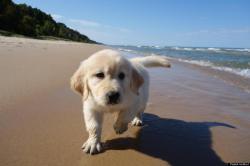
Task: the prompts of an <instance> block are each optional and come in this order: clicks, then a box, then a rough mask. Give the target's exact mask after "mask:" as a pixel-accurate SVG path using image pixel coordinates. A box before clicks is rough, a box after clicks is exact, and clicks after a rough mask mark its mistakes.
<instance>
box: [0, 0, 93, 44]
mask: <svg viewBox="0 0 250 166" xmlns="http://www.w3.org/2000/svg"><path fill="white" fill-rule="evenodd" d="M0 29H1V30H5V31H9V32H12V33H16V34H21V35H25V36H29V37H35V38H39V37H41V36H53V37H58V38H64V39H68V40H73V41H79V42H86V43H96V42H95V41H93V40H90V39H89V38H88V37H87V36H85V35H83V34H81V33H79V32H77V31H75V30H73V29H70V28H68V27H67V26H66V25H65V24H63V23H57V22H56V21H55V20H53V18H52V17H51V16H50V15H48V14H46V13H44V12H43V11H41V10H39V9H37V8H32V7H31V6H28V5H26V4H15V3H13V2H12V1H11V0H0Z"/></svg>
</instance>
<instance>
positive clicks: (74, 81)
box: [70, 66, 89, 100]
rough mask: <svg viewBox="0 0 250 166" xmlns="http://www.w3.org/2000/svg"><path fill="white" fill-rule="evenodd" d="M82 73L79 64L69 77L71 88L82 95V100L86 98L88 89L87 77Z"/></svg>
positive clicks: (81, 67)
mask: <svg viewBox="0 0 250 166" xmlns="http://www.w3.org/2000/svg"><path fill="white" fill-rule="evenodd" d="M84 75H85V74H84V69H83V66H80V67H79V68H78V69H77V70H76V72H75V73H74V74H73V76H72V77H71V80H70V86H71V89H73V90H74V91H76V92H78V93H79V94H80V95H81V96H82V97H83V100H86V99H87V98H88V94H89V91H88V87H87V79H86V78H85V77H84Z"/></svg>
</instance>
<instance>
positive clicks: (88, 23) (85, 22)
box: [69, 19, 101, 27]
mask: <svg viewBox="0 0 250 166" xmlns="http://www.w3.org/2000/svg"><path fill="white" fill-rule="evenodd" d="M69 21H70V22H73V23H77V24H80V25H82V26H87V27H99V26H101V24H100V23H98V22H94V21H89V20H82V19H80V20H79V19H69Z"/></svg>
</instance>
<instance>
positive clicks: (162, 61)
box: [131, 55, 171, 68]
mask: <svg viewBox="0 0 250 166" xmlns="http://www.w3.org/2000/svg"><path fill="white" fill-rule="evenodd" d="M131 61H132V62H135V63H139V64H141V65H143V66H145V67H167V68H170V67H171V64H170V62H169V61H168V59H167V57H165V56H158V55H151V56H145V57H136V58H132V59H131Z"/></svg>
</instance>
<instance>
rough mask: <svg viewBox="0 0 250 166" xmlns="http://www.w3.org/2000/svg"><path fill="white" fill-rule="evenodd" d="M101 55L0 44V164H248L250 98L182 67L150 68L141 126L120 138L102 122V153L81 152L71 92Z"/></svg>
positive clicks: (77, 109) (20, 42)
mask: <svg viewBox="0 0 250 166" xmlns="http://www.w3.org/2000/svg"><path fill="white" fill-rule="evenodd" d="M102 48H104V47H103V46H98V45H89V44H81V43H73V42H58V41H54V42H53V41H40V40H33V39H18V38H5V37H0V76H1V81H0V133H1V135H0V147H1V149H0V162H1V165H4V166H31V165H37V166H40V165H41V166H44V165H51V166H57V165H58V166H59V165H60V166H62V165H65V166H68V165H74V166H75V165H76V166H77V165H79V166H80V165H89V166H91V165H107V166H112V165H115V166H119V165H124V166H128V165H138V166H141V165H144V166H152V165H157V166H161V165H173V166H180V165H223V164H224V163H227V162H249V161H250V102H249V101H250V94H249V93H247V92H245V91H243V90H242V89H240V88H238V87H236V86H233V85H230V84H228V83H227V82H225V81H223V80H222V79H218V78H215V77H213V76H212V75H211V74H209V73H207V72H204V71H203V70H199V69H198V68H197V69H196V68H194V67H192V66H191V65H186V64H182V63H178V62H172V63H173V67H172V68H171V69H169V70H167V69H161V68H157V69H150V70H149V71H150V75H151V87H150V102H149V104H148V107H147V109H146V113H145V115H144V122H145V125H144V126H143V127H129V130H128V131H127V132H126V133H124V134H122V135H116V134H115V133H114V131H113V129H112V124H113V119H112V116H111V115H109V116H107V117H106V118H105V121H104V130H103V137H102V141H103V142H104V143H105V144H104V146H105V151H104V152H103V153H101V154H98V155H95V156H89V155H87V154H84V153H83V152H82V151H81V148H80V147H81V145H82V143H83V142H84V141H85V140H86V138H87V133H86V131H85V128H84V123H83V117H82V110H81V107H82V105H81V104H82V103H81V99H80V97H79V96H78V95H76V94H75V93H73V92H72V91H71V90H70V88H69V78H70V77H71V75H72V73H73V72H74V71H75V69H76V68H77V66H78V65H79V63H80V61H81V60H83V59H84V58H86V57H87V56H89V55H90V54H91V53H93V52H95V51H97V50H100V49H102Z"/></svg>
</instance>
